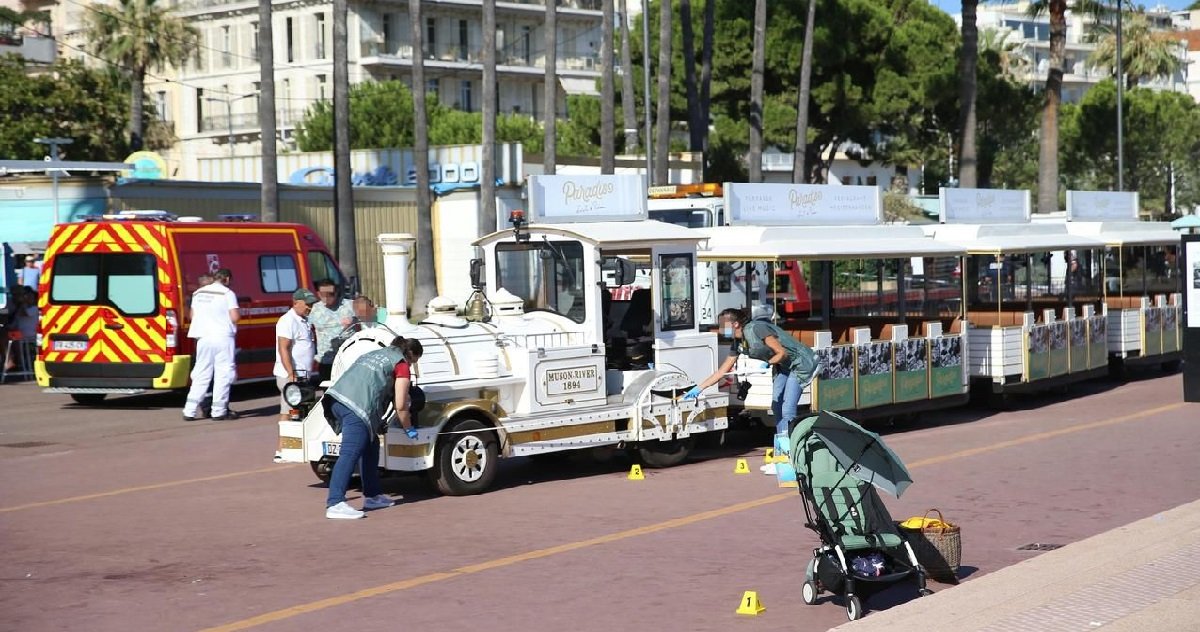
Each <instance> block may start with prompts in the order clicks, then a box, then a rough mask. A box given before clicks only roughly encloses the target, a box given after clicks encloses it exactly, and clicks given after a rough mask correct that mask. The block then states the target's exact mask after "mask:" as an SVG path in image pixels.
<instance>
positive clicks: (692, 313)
mask: <svg viewBox="0 0 1200 632" xmlns="http://www.w3.org/2000/svg"><path fill="white" fill-rule="evenodd" d="M659 266H660V268H661V269H662V294H661V300H662V309H661V310H660V316H661V317H662V330H663V331H676V330H679V329H691V328H693V327H695V326H696V308H695V301H694V300H693V298H694V297H693V293H694V291H695V286H694V284H693V282H692V272H693V259H692V255H690V254H670V255H659Z"/></svg>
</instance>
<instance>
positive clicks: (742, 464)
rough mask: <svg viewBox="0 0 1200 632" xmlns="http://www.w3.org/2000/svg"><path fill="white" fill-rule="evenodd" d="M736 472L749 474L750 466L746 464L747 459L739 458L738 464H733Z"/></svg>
mask: <svg viewBox="0 0 1200 632" xmlns="http://www.w3.org/2000/svg"><path fill="white" fill-rule="evenodd" d="M733 473H734V474H749V473H750V466H749V465H747V464H746V459H738V460H737V465H735V466H733Z"/></svg>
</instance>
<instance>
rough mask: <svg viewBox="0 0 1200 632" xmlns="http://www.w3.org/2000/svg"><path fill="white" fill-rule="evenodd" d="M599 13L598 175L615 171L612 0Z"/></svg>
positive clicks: (605, 2) (607, 0)
mask: <svg viewBox="0 0 1200 632" xmlns="http://www.w3.org/2000/svg"><path fill="white" fill-rule="evenodd" d="M600 11H601V13H603V14H604V17H603V18H602V22H601V28H600V173H603V174H611V173H615V172H616V170H617V164H616V149H615V148H614V145H615V143H616V139H615V138H614V137H613V132H615V131H616V130H615V129H613V128H614V127H615V124H614V121H613V119H614V116H615V114H616V113H615V112H614V111H613V110H614V109H615V108H616V104H615V103H614V102H613V101H614V97H613V93H614V92H615V90H614V87H613V11H614V9H613V0H603V2H601V3H600Z"/></svg>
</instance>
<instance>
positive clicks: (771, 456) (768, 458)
mask: <svg viewBox="0 0 1200 632" xmlns="http://www.w3.org/2000/svg"><path fill="white" fill-rule="evenodd" d="M774 462H775V448H767V451H766V452H765V453H764V454H763V463H774Z"/></svg>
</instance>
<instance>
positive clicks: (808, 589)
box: [803, 582, 816, 603]
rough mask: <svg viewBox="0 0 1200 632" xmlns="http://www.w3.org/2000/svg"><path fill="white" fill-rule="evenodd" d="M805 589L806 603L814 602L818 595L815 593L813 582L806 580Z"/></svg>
mask: <svg viewBox="0 0 1200 632" xmlns="http://www.w3.org/2000/svg"><path fill="white" fill-rule="evenodd" d="M803 590H804V601H805V602H806V603H812V602H814V601H816V595H815V594H814V593H813V585H812V584H810V583H807V582H805V584H804V589H803Z"/></svg>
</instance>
